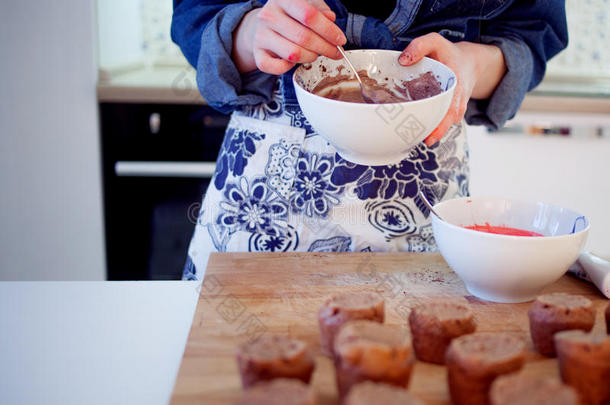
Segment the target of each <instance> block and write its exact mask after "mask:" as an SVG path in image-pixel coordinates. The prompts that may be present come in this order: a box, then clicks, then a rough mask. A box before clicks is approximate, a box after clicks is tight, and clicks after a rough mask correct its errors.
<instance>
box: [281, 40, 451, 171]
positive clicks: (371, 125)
mask: <svg viewBox="0 0 610 405" xmlns="http://www.w3.org/2000/svg"><path fill="white" fill-rule="evenodd" d="M347 55H348V57H349V59H350V61H352V63H353V64H354V66H355V68H356V69H357V70H366V71H367V74H368V75H369V76H370V77H372V78H375V79H377V81H378V82H383V80H385V78H386V77H388V78H390V79H392V78H396V79H400V80H410V79H413V78H416V77H418V76H419V75H420V74H422V73H426V72H429V71H432V73H433V74H434V75H435V76H436V77H437V79H438V80H439V82H440V84H441V88H442V89H444V91H443V92H442V93H440V94H438V95H436V96H434V97H429V98H425V99H422V100H416V101H409V102H402V103H391V104H363V103H350V102H345V101H337V100H331V99H328V98H325V97H321V96H317V95H315V94H313V93H311V92H310V91H311V90H313V89H314V88H315V86H316V85H317V84H318V83H319V82H320V81H321V80H322V79H323V78H325V77H328V76H337V75H338V74H339V72H342V73H343V74H345V73H346V72H349V67H348V66H347V64H346V63H345V61H343V60H338V61H336V60H332V59H329V58H326V57H323V56H321V57H319V58H318V59H316V61H315V62H313V63H311V64H307V65H302V66H300V67H299V68H298V69H297V70H296V71H295V73H294V76H293V83H294V88H295V91H296V96H297V100H298V102H299V105H300V106H301V109H302V110H303V113H304V114H305V117H306V118H307V120H308V121H309V123H310V124H311V125H312V126H313V128H314V129H315V130H316V131H317V132H318V133H319V134H320V135H322V136H323V137H324V138H326V140H327V141H328V142H330V143H331V144H332V145H333V146H334V147H335V148H336V149H337V151H338V152H339V154H340V155H341V156H342V157H343V158H344V159H346V160H348V161H351V162H354V163H359V164H365V165H387V164H392V163H397V162H399V161H401V160H403V159H404V158H405V157H406V156H407V154H408V152H409V150H410V149H411V148H412V147H413V146H415V145H417V144H418V143H420V142H421V141H423V140H424V139H425V138H426V137H427V136H428V135H429V134H430V133H431V132H432V131H433V130H434V129H435V128H436V127H437V125H438V124H439V123H440V122H441V120H442V119H443V117H444V116H445V114H446V113H447V111H448V109H449V105H450V104H451V99H452V97H453V91H454V89H455V84H456V79H455V74H454V73H453V72H452V71H451V69H449V68H448V67H447V66H445V65H443V64H442V63H440V62H437V61H435V60H433V59H429V58H424V59H422V60H421V61H420V62H418V63H417V64H415V65H413V66H408V67H405V66H401V65H400V64H399V63H398V56H399V55H400V52H398V51H388V50H367V49H362V50H355V51H348V52H347ZM341 67H342V68H341ZM346 68H347V70H346ZM341 69H342V70H341Z"/></svg>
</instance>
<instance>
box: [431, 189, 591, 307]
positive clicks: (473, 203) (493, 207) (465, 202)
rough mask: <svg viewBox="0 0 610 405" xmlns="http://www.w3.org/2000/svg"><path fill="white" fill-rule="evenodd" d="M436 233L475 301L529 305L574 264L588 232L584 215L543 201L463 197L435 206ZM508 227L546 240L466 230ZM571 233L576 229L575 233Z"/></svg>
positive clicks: (434, 222) (449, 260) (433, 218)
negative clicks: (482, 226) (536, 234)
mask: <svg viewBox="0 0 610 405" xmlns="http://www.w3.org/2000/svg"><path fill="white" fill-rule="evenodd" d="M434 209H435V210H436V211H437V212H438V214H439V215H440V216H441V217H442V218H443V219H445V220H446V221H447V222H443V221H441V220H440V219H438V218H437V217H436V216H435V215H431V217H432V229H433V232H434V238H435V239H436V243H437V245H438V248H439V250H440V252H441V254H442V255H443V257H444V258H445V260H446V261H447V263H448V264H449V266H450V267H451V268H452V269H453V270H454V271H455V272H456V273H457V274H458V275H459V276H460V278H461V279H462V280H463V281H464V283H465V284H466V288H467V289H468V291H469V292H470V293H471V294H473V295H475V296H476V297H479V298H482V299H484V300H488V301H495V302H525V301H531V300H533V299H534V298H536V296H537V295H538V294H539V293H540V291H541V290H542V289H543V288H544V287H546V286H547V285H549V284H551V283H553V282H554V281H556V280H557V279H559V278H560V277H561V276H562V275H563V274H564V273H565V272H566V271H567V270H568V268H569V267H570V265H572V263H574V262H575V261H576V259H577V258H578V255H579V252H580V250H581V248H582V247H583V245H584V243H585V241H586V239H587V234H588V233H589V223H588V220H587V219H586V218H585V217H584V216H582V215H581V214H579V213H577V212H575V211H572V210H569V209H566V208H561V207H558V206H554V205H550V204H545V203H541V202H535V203H529V202H521V201H512V200H506V199H502V198H484V197H464V198H457V199H453V200H448V201H443V202H441V203H438V204H436V205H435V206H434ZM485 223H489V224H490V225H494V226H507V227H511V228H518V229H523V230H528V231H533V232H537V233H540V234H542V235H545V236H542V237H523V236H508V235H497V234H491V233H486V232H480V231H475V230H471V229H466V228H463V226H469V225H474V224H477V225H484V224H485ZM573 230H575V232H574V233H572V232H573Z"/></svg>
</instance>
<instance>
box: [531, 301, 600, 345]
mask: <svg viewBox="0 0 610 405" xmlns="http://www.w3.org/2000/svg"><path fill="white" fill-rule="evenodd" d="M528 315H529V320H530V333H531V335H532V341H533V342H534V347H536V350H537V351H538V352H539V353H540V354H543V355H545V356H549V357H554V356H555V355H556V353H555V344H554V342H553V335H554V334H555V333H557V332H559V331H562V330H570V329H580V330H584V331H587V332H588V331H590V330H591V328H593V324H594V323H595V312H594V311H593V303H592V302H591V301H590V300H588V299H586V298H585V297H582V296H580V295H570V294H565V293H555V294H546V295H541V296H539V297H538V298H536V300H535V301H534V303H533V304H532V306H531V307H530V309H529V311H528Z"/></svg>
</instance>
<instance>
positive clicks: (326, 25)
mask: <svg viewBox="0 0 610 405" xmlns="http://www.w3.org/2000/svg"><path fill="white" fill-rule="evenodd" d="M277 3H278V5H279V6H280V7H281V8H282V9H283V10H284V11H285V12H286V14H288V15H289V16H290V17H292V18H294V19H295V20H297V21H298V22H300V23H301V24H303V25H304V26H306V27H308V28H310V29H311V30H312V31H314V32H315V33H316V34H318V35H319V36H321V37H322V38H324V39H325V40H326V41H328V42H330V43H331V44H332V45H335V46H336V45H344V44H345V43H346V42H347V39H346V38H345V35H344V34H343V31H341V29H339V27H337V26H336V25H335V24H334V23H333V22H332V21H331V20H329V19H328V18H326V17H325V16H324V14H322V12H320V10H318V9H317V8H316V7H314V6H313V5H312V4H309V3H308V2H307V1H306V0H277ZM326 8H328V6H326Z"/></svg>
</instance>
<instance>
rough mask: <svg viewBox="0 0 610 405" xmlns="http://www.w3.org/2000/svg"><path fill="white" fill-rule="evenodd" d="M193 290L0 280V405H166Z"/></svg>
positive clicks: (191, 286)
mask: <svg viewBox="0 0 610 405" xmlns="http://www.w3.org/2000/svg"><path fill="white" fill-rule="evenodd" d="M197 296H198V283H197V282H186V281H144V282H138V281H132V282H0V404H79V405H81V404H166V403H168V402H169V400H170V397H171V393H172V389H173V386H174V381H175V379H176V375H177V373H178V367H179V365H180V361H181V358H182V354H183V351H184V346H185V344H186V340H187V337H188V332H189V329H190V325H191V322H192V319H193V314H194V311H195V307H196V304H197Z"/></svg>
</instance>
